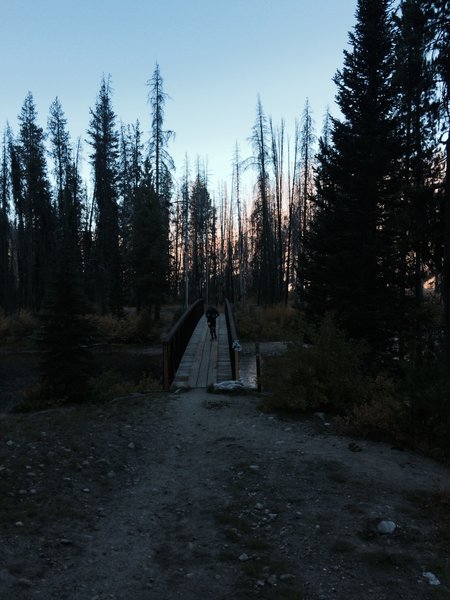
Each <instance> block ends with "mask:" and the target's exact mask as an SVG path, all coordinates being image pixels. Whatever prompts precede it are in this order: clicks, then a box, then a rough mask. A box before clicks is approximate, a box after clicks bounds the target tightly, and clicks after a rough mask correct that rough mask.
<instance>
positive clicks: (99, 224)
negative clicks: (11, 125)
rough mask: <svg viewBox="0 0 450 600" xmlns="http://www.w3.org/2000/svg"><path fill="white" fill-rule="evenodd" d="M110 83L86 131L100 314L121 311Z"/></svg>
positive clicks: (92, 283) (93, 279)
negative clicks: (92, 182)
mask: <svg viewBox="0 0 450 600" xmlns="http://www.w3.org/2000/svg"><path fill="white" fill-rule="evenodd" d="M111 94H112V92H111V85H110V81H109V80H106V79H105V78H103V80H102V83H101V86H100V92H99V95H98V98H97V102H96V104H95V109H93V110H92V109H91V121H90V126H89V130H88V136H89V138H90V139H89V144H90V145H91V147H92V154H91V155H90V158H91V164H92V167H93V174H94V206H95V209H96V232H95V240H94V245H93V248H92V251H91V256H90V257H89V261H90V262H89V265H90V271H89V273H88V276H89V280H88V281H89V286H88V287H89V288H90V289H91V299H92V300H93V301H94V302H96V304H98V306H99V308H100V310H101V312H102V313H103V314H105V313H107V312H112V313H115V314H118V315H120V314H121V312H122V273H121V269H122V265H121V256H120V252H119V207H118V144H119V137H118V133H117V130H116V127H115V120H116V116H115V114H114V111H113V108H112V100H111Z"/></svg>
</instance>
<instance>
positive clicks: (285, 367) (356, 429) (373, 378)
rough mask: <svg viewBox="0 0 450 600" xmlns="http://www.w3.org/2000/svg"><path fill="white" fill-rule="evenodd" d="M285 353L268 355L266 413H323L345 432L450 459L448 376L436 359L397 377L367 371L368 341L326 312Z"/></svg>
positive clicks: (407, 368)
mask: <svg viewBox="0 0 450 600" xmlns="http://www.w3.org/2000/svg"><path fill="white" fill-rule="evenodd" d="M307 336H308V344H305V343H303V342H301V341H297V344H291V345H290V346H289V348H288V351H287V352H286V354H284V355H282V356H274V357H268V358H265V359H264V365H263V370H262V383H263V386H264V388H265V389H266V390H267V391H268V396H267V397H266V398H265V400H264V401H263V404H262V408H263V409H264V410H280V411H287V412H291V413H304V414H308V413H312V412H314V411H325V412H327V413H329V414H330V415H331V416H333V422H334V425H335V427H336V429H337V430H338V431H339V432H340V433H343V434H346V435H352V436H355V437H361V438H364V439H372V440H377V441H387V442H390V443H395V444H396V445H399V446H408V447H412V448H415V449H417V450H420V451H422V452H425V453H427V454H430V455H433V456H435V457H437V458H440V459H443V460H449V459H450V402H449V398H450V378H449V376H448V375H447V374H446V372H445V371H444V369H443V368H442V367H441V365H440V363H439V361H438V360H437V359H435V360H434V362H431V363H429V364H425V365H422V366H420V367H418V366H417V365H412V364H405V365H403V366H401V367H399V369H398V371H397V373H396V376H395V378H394V377H393V376H392V375H387V374H385V373H375V374H374V373H373V372H371V371H369V370H368V369H367V366H368V362H369V361H368V356H369V355H368V354H367V351H366V348H365V347H364V345H362V344H360V343H355V342H352V341H349V340H348V339H347V338H346V336H345V334H344V332H343V331H341V330H340V329H339V327H338V326H337V325H336V324H335V322H334V321H333V319H332V317H330V316H327V317H325V319H324V320H323V321H322V323H321V324H320V325H319V326H318V327H316V328H310V329H309V330H308V333H307Z"/></svg>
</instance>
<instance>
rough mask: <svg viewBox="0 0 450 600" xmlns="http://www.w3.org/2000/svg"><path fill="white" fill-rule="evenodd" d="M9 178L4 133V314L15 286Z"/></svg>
mask: <svg viewBox="0 0 450 600" xmlns="http://www.w3.org/2000/svg"><path fill="white" fill-rule="evenodd" d="M10 203H11V178H10V167H9V161H8V147H7V136H6V133H5V134H4V136H3V145H2V155H1V163H0V309H3V311H4V312H5V313H6V314H9V313H11V312H12V311H13V309H14V305H15V298H14V296H15V294H14V291H15V285H14V278H13V269H12V250H13V245H12V235H11V234H12V227H11V222H10V217H9V213H10Z"/></svg>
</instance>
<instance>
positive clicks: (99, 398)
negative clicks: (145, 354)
mask: <svg viewBox="0 0 450 600" xmlns="http://www.w3.org/2000/svg"><path fill="white" fill-rule="evenodd" d="M161 390H162V385H161V382H160V380H159V379H157V378H155V377H154V376H153V375H152V374H150V373H149V374H145V373H144V374H143V375H142V377H141V379H140V380H139V381H138V382H133V381H130V380H127V379H124V378H123V377H122V376H121V375H120V373H118V372H117V371H105V372H103V373H101V374H100V375H98V376H96V377H92V378H91V379H90V380H89V382H88V385H87V386H86V392H85V394H84V396H83V397H79V398H71V399H69V398H67V397H62V396H61V395H60V394H57V393H55V391H54V389H53V388H52V387H51V386H49V385H46V384H45V383H42V382H40V383H37V384H36V385H34V386H32V387H30V388H28V389H27V390H25V391H24V393H23V395H22V401H21V402H20V403H18V404H17V405H16V406H15V407H14V411H13V412H15V413H26V412H33V411H39V410H46V409H49V408H56V407H58V406H63V405H66V404H67V405H70V404H74V403H75V404H81V403H86V402H88V403H91V404H92V403H102V402H108V401H109V400H113V399H114V398H118V397H121V396H130V395H132V394H137V393H140V394H146V393H151V392H158V391H161Z"/></svg>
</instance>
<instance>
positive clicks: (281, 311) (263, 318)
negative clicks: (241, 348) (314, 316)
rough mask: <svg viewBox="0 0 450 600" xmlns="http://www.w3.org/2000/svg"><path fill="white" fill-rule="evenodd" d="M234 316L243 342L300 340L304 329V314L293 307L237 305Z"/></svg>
mask: <svg viewBox="0 0 450 600" xmlns="http://www.w3.org/2000/svg"><path fill="white" fill-rule="evenodd" d="M233 316H234V319H235V323H236V330H237V332H238V335H239V339H240V340H241V341H243V342H246V341H260V342H265V341H270V342H278V341H279V342H285V341H292V340H298V339H299V336H300V334H301V332H302V330H303V328H304V320H303V314H302V313H301V312H300V311H299V310H298V309H296V308H294V307H292V306H284V305H276V306H272V307H268V308H262V307H261V306H256V305H254V304H245V305H236V306H235V307H234V311H233Z"/></svg>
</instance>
